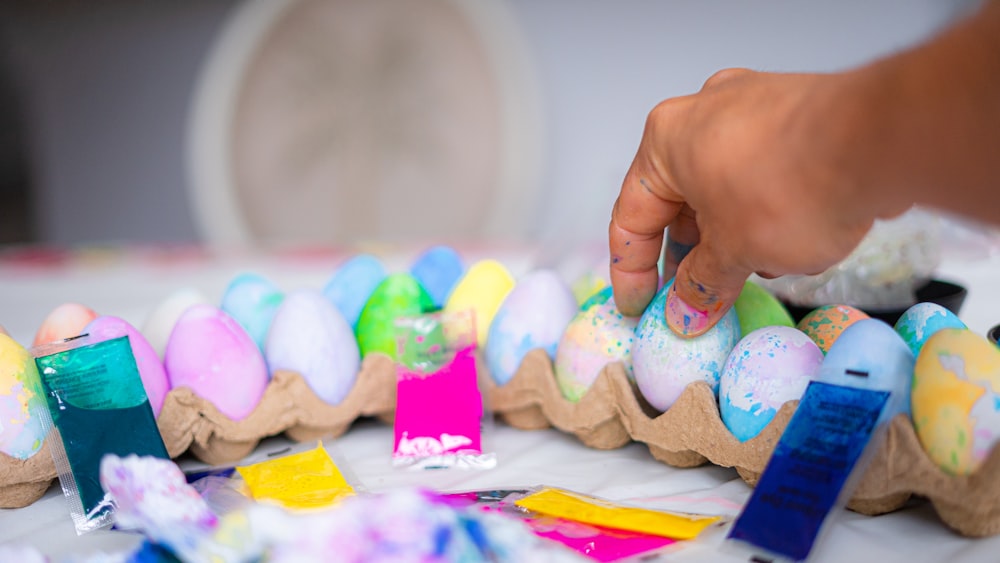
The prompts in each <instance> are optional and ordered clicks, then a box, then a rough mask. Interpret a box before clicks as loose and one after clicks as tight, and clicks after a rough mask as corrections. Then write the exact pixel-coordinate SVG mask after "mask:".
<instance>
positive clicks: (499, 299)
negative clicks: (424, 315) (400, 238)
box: [444, 260, 514, 348]
mask: <svg viewBox="0 0 1000 563" xmlns="http://www.w3.org/2000/svg"><path fill="white" fill-rule="evenodd" d="M512 289H514V278H513V276H511V275H510V272H508V271H507V268H505V267H504V265H503V264H501V263H500V262H497V261H496V260H481V261H479V262H476V263H475V264H473V265H472V266H471V267H470V268H469V270H468V271H467V272H466V273H465V275H464V276H462V279H460V280H459V281H458V284H457V285H455V288H454V289H452V291H451V295H450V296H448V301H447V302H446V303H445V306H444V310H445V312H446V313H457V312H459V311H465V310H470V309H471V310H472V311H474V312H475V316H476V341H477V342H478V343H479V347H480V348H482V347H483V346H484V345H485V344H486V336H487V334H488V333H489V330H490V324H491V323H492V322H493V317H494V315H496V313H497V309H499V308H500V304H501V303H503V300H504V298H505V297H507V294H508V293H510V290H512Z"/></svg>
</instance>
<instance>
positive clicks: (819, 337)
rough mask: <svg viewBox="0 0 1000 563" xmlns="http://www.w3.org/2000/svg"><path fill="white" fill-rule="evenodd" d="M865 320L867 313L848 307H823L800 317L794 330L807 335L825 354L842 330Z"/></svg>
mask: <svg viewBox="0 0 1000 563" xmlns="http://www.w3.org/2000/svg"><path fill="white" fill-rule="evenodd" d="M867 318H869V317H868V314H867V313H865V312H864V311H862V310H861V309H857V308H854V307H851V306H850V305H825V306H823V307H820V308H818V309H815V310H813V311H812V312H811V313H809V314H808V315H806V316H805V317H802V320H801V321H799V324H798V325H796V328H798V329H799V330H801V331H802V332H804V333H806V334H807V335H809V338H811V339H812V341H813V342H815V343H816V345H817V346H819V349H820V350H822V351H823V354H826V353H827V352H828V351H829V350H830V346H832V345H833V342H834V341H835V340H837V338H838V337H840V333H842V332H844V329H846V328H847V327H849V326H851V325H852V324H854V323H856V322H858V321H860V320H863V319H867Z"/></svg>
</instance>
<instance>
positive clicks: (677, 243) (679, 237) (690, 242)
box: [662, 204, 701, 280]
mask: <svg viewBox="0 0 1000 563" xmlns="http://www.w3.org/2000/svg"><path fill="white" fill-rule="evenodd" d="M700 239H701V234H700V232H699V231H698V223H697V221H696V220H695V212H694V210H693V209H691V207H689V206H688V205H687V204H684V206H683V207H681V210H680V213H678V214H677V218H676V219H674V221H673V222H672V223H670V227H669V228H668V229H667V243H666V245H664V249H663V272H662V276H663V279H664V280H669V279H671V278H673V277H674V275H675V274H676V273H677V267H678V266H680V264H681V260H684V257H685V256H687V255H688V253H689V252H691V249H693V248H694V246H695V245H696V244H698V241H699V240H700Z"/></svg>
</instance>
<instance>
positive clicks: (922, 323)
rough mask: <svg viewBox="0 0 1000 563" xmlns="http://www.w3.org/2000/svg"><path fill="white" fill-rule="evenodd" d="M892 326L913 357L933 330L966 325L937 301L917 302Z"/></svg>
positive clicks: (917, 353) (918, 352) (918, 353)
mask: <svg viewBox="0 0 1000 563" xmlns="http://www.w3.org/2000/svg"><path fill="white" fill-rule="evenodd" d="M894 328H895V330H896V332H898V333H899V335H900V336H902V337H903V341H904V342H906V345H907V346H909V347H910V351H911V352H913V357H917V356H919V355H920V349H921V348H923V347H924V343H925V342H927V339H928V338H930V337H931V335H932V334H934V333H935V332H937V331H939V330H941V329H942V328H968V327H967V326H965V323H963V322H962V320H961V319H959V318H958V316H957V315H955V313H952V312H951V311H949V310H948V309H945V308H944V307H942V306H941V305H938V304H937V303H917V304H916V305H914V306H912V307H910V308H909V309H907V310H906V312H904V313H903V314H902V315H901V316H900V317H899V320H897V321H896V326H895V327H894Z"/></svg>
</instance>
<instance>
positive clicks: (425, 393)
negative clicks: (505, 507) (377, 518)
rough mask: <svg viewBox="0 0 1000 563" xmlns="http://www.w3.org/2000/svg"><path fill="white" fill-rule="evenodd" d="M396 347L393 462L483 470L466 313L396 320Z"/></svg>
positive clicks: (485, 458) (484, 413) (482, 430)
mask: <svg viewBox="0 0 1000 563" xmlns="http://www.w3.org/2000/svg"><path fill="white" fill-rule="evenodd" d="M396 339H397V345H398V346H397V350H398V355H397V358H398V363H397V375H398V377H397V386H396V411H395V417H394V423H393V429H394V445H393V454H392V460H393V465H394V466H396V467H407V468H411V469H439V468H450V467H458V468H468V469H490V468H492V467H494V466H495V465H496V453H495V452H492V451H490V450H489V449H488V447H487V445H488V442H489V440H488V435H489V434H490V432H491V430H492V418H493V417H492V414H491V413H490V412H488V407H487V405H489V401H487V400H486V397H485V396H484V392H485V389H486V388H487V387H486V385H484V383H485V382H484V381H483V380H482V378H483V377H484V374H481V373H480V370H479V369H478V366H477V356H476V324H475V316H474V313H473V312H472V311H459V312H450V313H443V312H438V313H430V314H426V315H419V316H416V317H405V318H401V319H398V320H397V322H396Z"/></svg>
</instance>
